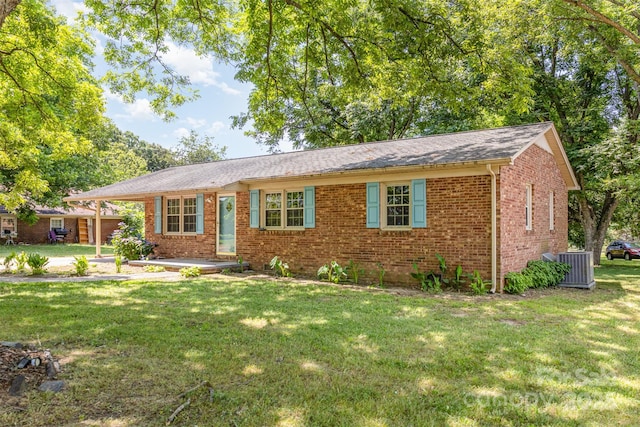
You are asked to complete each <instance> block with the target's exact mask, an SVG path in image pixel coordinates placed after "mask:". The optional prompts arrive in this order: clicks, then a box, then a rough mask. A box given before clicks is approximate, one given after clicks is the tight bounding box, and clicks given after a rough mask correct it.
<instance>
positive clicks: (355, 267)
mask: <svg viewBox="0 0 640 427" xmlns="http://www.w3.org/2000/svg"><path fill="white" fill-rule="evenodd" d="M346 272H347V276H349V277H351V280H352V281H353V283H355V284H356V285H357V284H358V281H359V280H360V276H362V275H363V274H364V268H361V267H360V264H358V263H357V262H355V261H354V260H352V259H350V260H349V264H348V265H347V268H346Z"/></svg>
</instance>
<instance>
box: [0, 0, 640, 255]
mask: <svg viewBox="0 0 640 427" xmlns="http://www.w3.org/2000/svg"><path fill="white" fill-rule="evenodd" d="M18 3H19V0H12V1H9V2H5V4H4V9H0V30H1V33H0V43H2V44H1V45H0V46H1V47H0V66H1V67H0V72H1V73H2V74H1V75H0V76H1V77H0V78H2V80H0V89H1V90H2V92H3V93H7V94H8V96H7V97H5V98H3V100H2V101H1V102H2V103H3V105H2V108H1V109H0V114H3V115H4V116H3V117H2V118H1V119H2V124H0V138H2V140H3V141H9V142H6V147H7V148H9V149H13V150H14V151H13V152H14V153H17V152H21V153H31V152H33V153H46V154H50V156H45V157H46V159H50V158H53V157H55V156H62V155H64V153H65V152H69V153H72V152H73V153H82V150H83V149H84V148H83V147H85V143H86V140H87V135H88V134H87V128H89V127H90V126H88V124H90V125H93V124H95V123H96V122H97V121H99V120H98V119H99V116H100V114H101V112H102V111H101V108H102V104H101V103H100V102H99V94H100V90H99V88H98V87H97V86H96V82H95V81H94V80H93V79H92V78H91V76H90V74H89V67H88V66H89V63H88V56H89V55H90V53H91V45H90V43H88V42H87V37H86V36H85V34H84V33H82V32H80V31H78V30H75V29H72V28H70V27H67V26H64V25H61V23H60V22H59V21H57V20H56V18H55V16H54V15H53V14H52V12H51V11H50V10H49V9H48V8H46V6H44V4H43V3H42V2H41V1H38V0H23V1H22V3H19V5H18V6H17V7H15V5H16V4H18ZM85 4H86V6H87V8H88V10H87V12H86V13H85V14H84V16H83V18H82V20H81V23H82V24H83V25H84V28H85V29H86V30H92V31H98V32H100V33H101V34H102V35H103V36H104V37H106V41H105V49H104V58H105V60H106V61H107V62H108V63H109V64H110V65H111V66H112V69H111V71H110V72H109V73H107V75H106V77H105V80H104V82H103V83H104V84H106V85H107V87H108V88H109V89H110V90H111V91H112V92H114V93H118V94H121V95H122V96H123V97H124V98H125V99H126V100H129V101H132V100H134V99H135V97H136V96H137V94H139V93H144V94H145V96H150V97H151V98H152V107H153V108H154V109H155V111H156V112H158V113H160V114H162V115H164V116H165V117H166V118H171V117H172V116H173V113H172V112H171V107H172V106H175V105H180V104H181V103H184V102H187V101H188V100H189V99H191V98H192V97H193V96H196V94H195V93H194V92H191V91H189V88H188V86H189V81H188V79H187V78H186V77H185V76H181V75H179V74H177V73H176V72H175V70H173V69H171V67H170V66H169V65H168V64H167V63H166V62H165V61H164V60H163V56H164V54H165V53H166V52H167V51H168V49H169V46H170V44H177V45H189V46H191V47H193V48H194V49H195V51H196V52H197V53H198V54H201V55H211V56H214V57H216V58H217V59H218V60H220V61H227V62H231V63H233V64H234V65H236V66H237V69H238V73H237V76H236V78H237V79H239V80H241V81H245V82H251V83H252V84H253V87H254V88H253V90H252V91H251V93H250V96H249V100H248V106H247V111H246V112H245V113H243V114H241V115H239V116H237V117H235V118H234V124H235V125H236V126H239V127H242V126H247V125H249V124H250V125H251V128H250V129H249V130H247V132H248V133H249V134H250V135H252V136H253V137H254V138H255V139H256V141H257V142H258V143H261V144H264V145H266V146H267V147H268V148H269V150H271V151H277V150H278V149H279V143H280V142H281V141H283V140H289V141H291V142H293V144H294V146H296V147H301V148H310V147H323V146H331V145H341V144H353V143H362V142H366V141H372V140H388V139H396V138H402V137H408V136H413V135H417V134H430V133H438V132H443V131H454V130H467V129H475V128H481V127H489V126H499V125H509V124H519V123H523V122H531V121H539V120H553V121H554V122H555V123H556V126H557V128H558V130H559V132H560V134H561V138H562V140H563V142H564V143H565V147H566V149H567V152H568V154H569V156H570V159H571V162H572V164H573V166H574V168H575V170H576V172H577V175H578V179H579V180H580V183H581V186H582V190H581V191H580V192H578V193H576V195H575V197H574V198H573V199H572V201H571V207H572V212H571V218H572V219H574V220H575V221H576V222H578V223H580V224H581V228H582V230H583V232H582V233H581V234H580V233H578V234H580V235H579V236H577V237H576V239H575V240H576V241H578V240H579V239H580V238H582V239H583V241H584V244H585V246H586V247H587V249H592V250H594V251H598V250H599V248H600V247H601V246H602V241H603V239H604V238H605V232H606V230H607V228H608V226H609V223H610V221H611V220H612V218H614V214H615V211H616V209H617V208H618V206H619V205H620V203H621V202H623V203H626V202H628V201H630V200H633V194H632V191H633V189H635V188H636V187H637V185H636V183H638V182H640V179H639V177H638V173H637V172H636V171H637V164H638V158H640V154H638V139H639V135H640V130H639V127H640V126H639V125H638V119H639V115H640V101H639V99H640V90H639V87H640V8H639V6H638V5H637V2H634V1H631V0H615V1H614V0H588V1H587V0H551V1H544V0H509V1H504V0H500V1H499V0H487V1H484V2H477V1H475V0H456V1H448V0H422V1H416V0H367V1H365V0H325V1H323V2H317V1H311V0H239V1H232V2H229V1H222V0H204V1H196V2H191V1H187V2H174V1H157V0H153V1H152V0H138V1H136V2H130V1H121V2H106V1H104V0H86V2H85ZM13 7H15V9H12V8H13ZM5 18H6V19H5ZM57 33H59V34H57ZM54 34H55V35H56V38H55V39H56V41H57V42H58V43H57V44H55V45H54V44H53V43H52V41H53V40H54ZM60 34H62V35H63V36H61V37H59V35H60ZM36 35H37V37H36ZM58 37H59V38H58ZM29 52H30V53H29ZM47 55H49V56H47ZM54 57H55V58H64V59H65V61H66V62H64V66H62V65H61V66H60V67H58V66H57V64H58V63H56V61H50V60H46V59H53V58H54ZM42 64H56V65H52V66H51V67H50V68H51V69H50V70H49V66H47V67H44V66H43V65H42ZM27 68H29V70H32V71H29V72H27V71H26V70H27ZM33 76H39V77H33ZM65 79H69V80H68V81H67V80H65ZM40 82H44V84H40ZM62 82H64V83H62ZM36 83H37V84H36ZM72 83H73V84H72ZM63 94H64V95H65V97H63V96H62V95H63ZM23 110H24V112H26V113H27V114H26V116H25V117H18V114H17V111H20V112H23ZM41 118H43V119H46V120H41V121H42V123H43V125H42V126H40V125H37V123H39V120H40V119H41ZM62 125H64V126H62ZM54 128H56V129H60V130H61V132H57V133H56V134H55V138H54V137H53V136H52V135H53V134H52V133H51V129H54ZM33 130H35V131H37V132H38V133H41V134H42V135H39V134H37V135H38V136H37V138H35V137H34V136H35V135H36V133H34V132H32V131H33ZM25 135H27V136H28V137H27V136H25ZM47 136H48V137H47ZM20 138H23V139H25V138H26V139H28V140H29V141H27V142H29V143H27V144H23V141H22V140H21V139H20ZM36 139H37V141H38V143H33V142H34V141H35V140H36ZM54 140H55V141H54ZM60 141H65V142H64V143H59V142H60ZM123 141H124V142H123V144H124V145H120V143H117V144H116V143H115V142H114V144H116V145H117V146H118V147H120V148H122V149H123V150H125V147H126V149H128V150H132V151H133V152H134V153H135V154H136V156H137V157H138V158H141V159H143V160H145V161H146V164H147V167H148V168H149V169H152V170H155V168H162V167H166V166H167V165H168V164H170V162H171V159H170V157H171V156H170V155H169V153H167V152H166V151H163V149H161V147H157V146H154V145H153V144H148V143H140V142H139V141H136V140H135V138H132V137H127V136H126V135H125V138H124V140H123ZM198 141H199V142H198ZM196 142H197V144H196ZM11 144H14V145H11ZM16 144H17V145H16ZM194 144H195V145H194ZM16 147H20V150H18V151H16ZM30 150H31V151H30ZM65 150H66V151H65ZM180 150H187V151H189V150H191V151H192V153H189V155H185V154H184V152H182V151H180ZM219 151H220V149H218V148H217V147H214V146H213V145H212V143H211V141H210V140H208V139H207V138H206V137H205V139H204V140H202V139H200V140H199V137H198V136H197V135H196V134H191V135H190V136H188V137H186V138H184V139H183V141H182V147H181V148H180V149H179V150H178V151H176V152H174V153H173V155H174V156H173V157H174V158H173V160H174V161H175V160H176V156H177V157H178V161H179V162H183V161H192V160H184V159H187V158H189V156H190V155H191V154H193V153H196V152H197V153H200V154H199V158H200V159H203V160H204V159H205V158H206V159H214V158H216V155H217V154H224V152H223V151H222V153H220V152H219ZM10 153H11V150H8V151H7V150H5V153H4V154H3V157H2V158H0V169H1V171H2V174H3V183H5V184H4V185H5V186H7V188H8V189H10V190H11V191H10V192H9V193H8V195H6V196H4V199H3V200H0V202H3V201H4V202H5V204H7V203H13V204H16V203H18V202H19V201H20V196H19V195H20V194H23V193H24V191H26V190H27V189H29V191H31V189H33V191H34V192H35V194H43V192H45V191H47V190H46V185H45V182H46V179H44V177H43V176H40V175H38V174H37V172H36V171H38V170H41V169H46V168H43V167H42V165H43V164H41V163H42V162H43V161H45V160H42V159H41V157H42V156H40V157H38V156H31V155H28V156H22V157H20V159H18V157H19V156H17V155H15V154H14V155H13V157H11V156H12V155H11V154H10ZM209 154H211V156H210V155H209ZM52 156H53V157H52ZM34 159H35V160H34ZM111 160H112V161H113V162H114V163H117V155H116V154H114V158H112V159H111ZM21 162H23V163H21ZM39 162H40V163H39ZM152 163H153V164H152ZM44 166H47V164H46V163H45V164H44ZM116 169H117V168H116ZM70 177H71V175H70ZM60 186H62V182H61V183H60ZM12 197H13V199H12ZM623 211H624V212H626V211H627V210H621V211H620V212H623ZM572 234H573V233H572Z"/></svg>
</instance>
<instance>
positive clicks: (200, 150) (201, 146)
mask: <svg viewBox="0 0 640 427" xmlns="http://www.w3.org/2000/svg"><path fill="white" fill-rule="evenodd" d="M226 151H227V147H222V148H220V147H218V146H217V145H214V144H213V137H210V136H207V135H205V136H202V137H201V136H199V135H198V133H197V132H195V131H193V130H192V131H191V132H190V133H189V135H187V136H183V137H182V138H180V141H179V142H178V146H177V147H176V148H175V149H174V150H173V155H174V166H184V165H192V164H195V163H206V162H213V161H216V160H221V159H224V157H225V153H226Z"/></svg>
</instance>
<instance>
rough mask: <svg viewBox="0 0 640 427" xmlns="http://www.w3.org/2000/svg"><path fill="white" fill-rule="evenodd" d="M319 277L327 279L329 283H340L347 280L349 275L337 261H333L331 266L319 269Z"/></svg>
mask: <svg viewBox="0 0 640 427" xmlns="http://www.w3.org/2000/svg"><path fill="white" fill-rule="evenodd" d="M317 274H318V277H319V278H320V279H323V278H325V279H326V280H327V281H329V282H333V283H340V281H342V280H343V279H346V278H347V273H346V271H345V269H344V267H342V266H341V265H340V264H338V262H337V261H331V263H330V264H329V265H327V264H325V265H323V266H322V267H320V268H319V269H318V273H317Z"/></svg>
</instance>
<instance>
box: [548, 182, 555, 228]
mask: <svg viewBox="0 0 640 427" xmlns="http://www.w3.org/2000/svg"><path fill="white" fill-rule="evenodd" d="M554 196H555V195H554V193H553V191H552V192H550V193H549V230H551V231H553V230H555V220H556V218H555V212H554V209H555V206H554Z"/></svg>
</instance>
